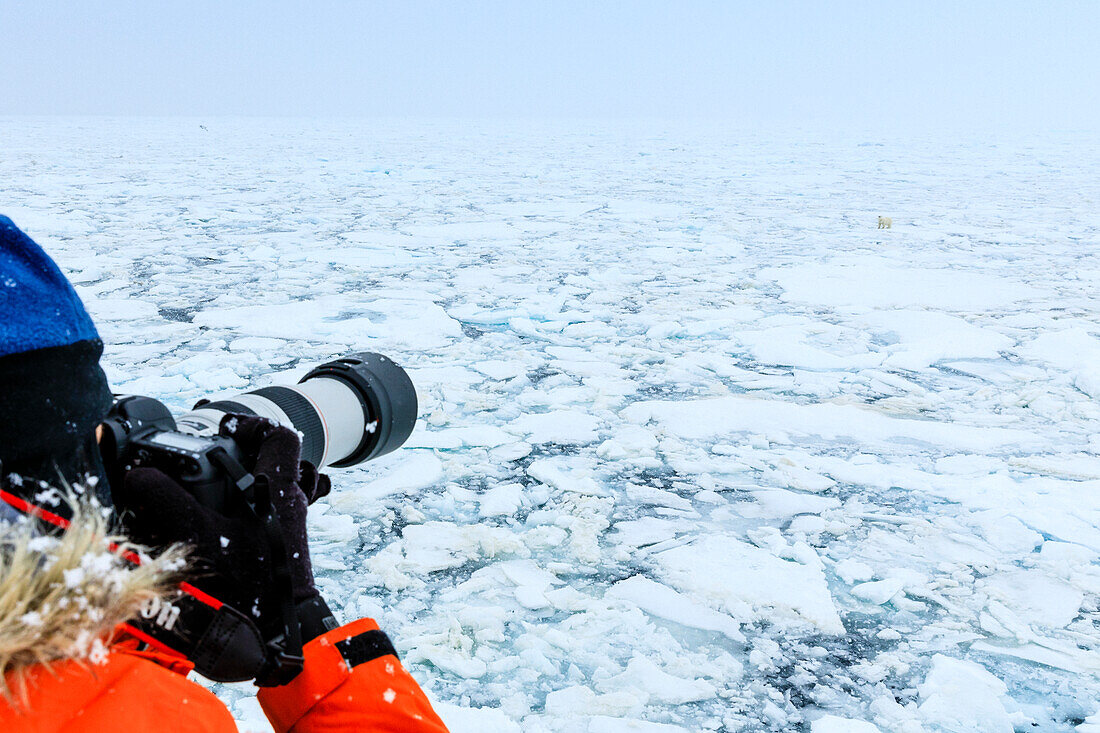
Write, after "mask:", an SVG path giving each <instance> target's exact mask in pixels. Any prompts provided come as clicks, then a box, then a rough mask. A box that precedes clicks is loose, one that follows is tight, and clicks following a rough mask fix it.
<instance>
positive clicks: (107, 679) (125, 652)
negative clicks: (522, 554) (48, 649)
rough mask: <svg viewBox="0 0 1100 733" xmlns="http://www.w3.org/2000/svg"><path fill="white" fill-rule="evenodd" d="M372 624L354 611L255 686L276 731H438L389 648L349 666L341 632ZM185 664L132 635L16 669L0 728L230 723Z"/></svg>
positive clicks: (37, 732) (204, 729)
mask: <svg viewBox="0 0 1100 733" xmlns="http://www.w3.org/2000/svg"><path fill="white" fill-rule="evenodd" d="M377 629H378V625H377V624H376V623H375V622H374V621H373V620H371V619H361V620H359V621H354V622H352V623H350V624H347V625H345V626H342V627H341V628H339V629H334V630H333V631H329V632H328V633H326V634H324V635H322V636H320V637H318V638H316V639H314V640H313V641H311V642H309V643H308V644H306V645H305V651H304V655H305V668H304V669H303V671H302V673H301V674H300V675H298V676H297V677H296V678H295V679H294V680H293V681H291V683H290V684H288V685H285V686H283V687H266V688H261V690H260V693H259V700H260V705H261V706H262V707H263V709H264V712H265V713H266V714H267V717H268V719H269V720H270V721H271V724H272V725H273V726H274V727H275V730H276V731H277V733H285V732H290V733H319V732H320V731H326V732H328V731H332V732H334V733H343V732H345V731H386V732H387V733H388V732H391V731H394V732H395V731H409V732H410V733H446V730H447V729H446V727H445V726H444V725H443V721H441V720H440V719H439V716H437V715H436V714H435V711H433V710H432V706H431V703H429V702H428V698H427V697H426V696H425V695H424V692H423V691H422V690H421V689H420V687H419V686H418V685H417V684H416V681H415V680H413V678H412V677H411V676H410V675H409V673H408V672H406V671H405V668H404V667H402V666H401V663H400V662H398V661H397V658H396V657H394V656H393V655H386V656H381V657H377V658H374V659H370V660H369V661H364V662H362V663H359V664H356V665H355V666H354V667H352V668H349V665H348V663H347V661H346V660H345V655H344V653H342V652H341V649H346V648H347V645H348V644H349V643H350V642H348V640H351V639H354V638H357V637H359V635H361V634H364V633H365V632H369V631H372V630H377ZM337 645H339V646H337ZM352 661H353V662H354V661H355V659H354V658H353V659H352ZM188 669H189V665H187V664H186V663H182V664H181V660H180V658H179V657H174V656H169V655H165V654H159V653H155V652H147V651H137V649H136V644H135V643H134V641H133V640H132V639H125V640H123V641H121V642H119V643H117V644H114V645H112V647H111V649H110V652H109V653H108V655H107V659H106V662H105V663H103V664H92V663H90V662H83V663H82V662H76V661H63V662H55V663H53V664H52V665H50V666H49V668H46V667H45V666H43V665H36V666H34V667H31V668H29V669H27V670H23V671H22V674H23V675H24V679H25V681H26V683H27V698H26V701H25V702H22V703H20V702H19V701H18V700H16V701H13V700H9V699H4V698H2V697H0V731H3V732H4V733H17V732H18V733H61V732H62V731H64V733H92V732H93V731H96V732H98V731H127V733H131V732H132V733H144V732H145V731H150V732H151V731H157V732H158V733H160V732H161V731H178V732H179V733H192V732H194V733H200V732H201V733H236V731H237V726H236V724H235V723H234V721H233V716H232V715H230V714H229V710H228V709H226V707H225V705H224V704H223V703H222V702H221V701H220V700H218V698H217V697H215V696H214V695H213V694H212V693H211V692H210V691H208V690H207V689H205V688H204V687H202V686H200V685H198V684H196V683H195V682H192V681H190V680H188V679H187V678H186V677H185V676H184V674H186V672H187V671H188ZM16 674H19V673H17V672H11V673H9V674H8V675H7V682H8V685H9V687H10V688H12V689H13V690H15V691H18V689H19V683H18V681H17V679H16V677H15V675H16Z"/></svg>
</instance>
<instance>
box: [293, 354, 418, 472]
mask: <svg viewBox="0 0 1100 733" xmlns="http://www.w3.org/2000/svg"><path fill="white" fill-rule="evenodd" d="M318 377H324V378H326V379H337V380H339V381H341V382H343V383H345V384H346V385H348V386H349V387H350V388H351V389H352V391H353V392H355V394H356V395H358V397H359V404H360V405H361V406H362V408H363V419H364V421H365V423H366V424H367V425H370V424H371V423H372V422H373V423H375V428H374V431H373V432H371V431H370V430H364V431H363V438H362V439H361V440H360V441H359V445H358V446H356V448H355V450H354V451H352V452H351V455H349V456H347V457H346V458H343V459H342V460H340V461H338V462H335V463H332V464H331V465H332V466H334V467H336V468H345V467H347V466H354V465H356V464H358V463H362V462H363V461H369V460H370V459H372V458H377V457H378V456H383V455H385V454H387V453H390V452H391V451H394V450H397V449H398V448H400V447H401V445H402V444H403V443H404V442H405V441H406V440H408V439H409V435H411V434H412V431H413V426H415V425H416V413H417V409H418V407H417V402H416V389H415V388H414V387H413V383H412V380H411V379H409V375H408V374H407V373H406V372H405V370H404V369H402V368H401V367H399V366H398V365H397V364H395V363H394V362H393V360H392V359H390V358H389V357H387V356H383V355H382V354H376V353H374V352H370V351H363V352H359V353H357V354H349V355H348V356H345V357H343V358H340V359H334V360H332V361H330V362H326V363H325V364H322V365H321V366H319V367H317V368H316V369H313V370H312V371H310V372H309V374H306V375H305V376H304V377H302V379H301V381H299V384H301V383H302V382H307V381H309V380H310V379H316V378H318Z"/></svg>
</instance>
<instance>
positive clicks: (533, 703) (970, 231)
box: [0, 118, 1100, 733]
mask: <svg viewBox="0 0 1100 733" xmlns="http://www.w3.org/2000/svg"><path fill="white" fill-rule="evenodd" d="M202 122H203V124H204V127H200V126H199V121H198V120H185V119H181V120H155V119H146V120H125V119H87V120H80V119H76V120H74V119H70V120H51V119H33V118H19V119H2V120H0V181H3V193H4V195H3V201H2V202H0V206H2V208H0V211H2V213H4V214H7V215H9V216H11V217H12V218H13V219H14V220H15V222H16V223H17V224H19V225H20V226H21V227H23V228H25V229H26V230H27V231H28V232H29V233H30V234H31V235H32V236H34V237H35V238H37V239H38V240H39V241H40V242H41V243H42V244H43V245H44V246H45V247H46V249H47V250H48V251H49V252H50V253H51V254H53V255H54V256H55V258H56V259H57V260H58V261H59V262H60V263H61V265H62V266H63V268H64V269H65V270H66V272H67V273H68V274H69V276H70V277H71V279H72V280H73V282H74V283H75V284H76V287H77V289H78V291H79V292H80V294H81V296H82V297H83V298H84V299H85V301H86V302H87V304H88V307H89V309H90V311H91V312H92V314H93V316H94V317H95V319H96V322H97V323H98V324H99V327H100V330H101V333H102V335H103V337H104V339H105V341H106V342H107V353H106V368H107V371H108V375H109V377H110V378H111V380H112V383H113V386H114V388H115V389H116V391H124V392H140V393H145V394H150V395H153V396H156V397H159V398H161V399H163V400H165V401H166V402H168V403H169V405H170V406H172V407H173V408H174V409H176V410H179V411H183V410H185V409H186V408H188V407H189V406H190V405H191V404H192V403H193V402H194V401H195V400H196V399H198V398H199V397H202V396H206V395H209V394H213V393H225V392H227V391H229V392H231V391H233V390H241V389H245V388H247V387H257V386H264V385H268V384H271V383H275V382H279V381H291V380H296V379H297V378H298V377H300V376H301V375H302V374H303V373H304V372H305V370H306V369H308V367H310V366H311V365H313V364H316V363H319V362H321V361H323V360H326V359H328V358H330V357H331V356H333V355H336V354H340V353H343V352H347V351H350V350H353V349H355V350H375V351H381V352H383V353H386V354H388V355H390V356H391V357H393V358H394V359H395V360H396V361H397V362H398V363H400V364H402V365H404V366H406V367H407V368H408V369H409V371H410V374H411V375H412V377H413V380H414V382H415V383H416V387H417V391H418V394H419V397H420V420H419V422H418V425H417V428H416V431H415V432H414V434H413V436H412V437H411V438H410V440H409V443H408V444H407V447H406V448H405V449H403V450H402V451H399V452H397V453H395V454H392V455H390V456H387V457H385V458H383V459H381V460H378V461H376V462H375V463H373V464H369V465H365V466H362V467H359V468H355V469H350V470H343V471H333V477H334V484H335V489H334V491H333V493H332V494H331V495H330V496H329V497H327V498H326V499H324V500H322V502H321V505H320V506H317V507H315V508H314V513H313V516H312V518H311V536H312V543H313V553H314V556H315V567H316V568H317V570H318V577H319V584H320V586H321V589H322V591H323V592H324V594H325V596H326V597H327V598H328V599H329V600H330V602H331V603H332V605H333V606H334V607H335V608H336V609H337V611H338V612H339V613H340V614H341V615H342V616H343V617H344V618H345V619H350V618H352V617H355V616H359V615H363V614H369V615H373V616H375V617H377V618H378V620H379V622H380V623H381V625H382V627H383V628H384V629H386V630H387V631H388V632H389V633H390V634H391V635H392V637H393V639H394V641H395V643H396V646H397V648H398V650H399V651H400V652H401V654H402V656H403V659H404V660H405V662H406V664H408V666H409V667H410V668H411V670H412V672H413V674H414V675H415V676H416V677H417V679H418V680H420V681H421V682H422V684H423V685H424V687H425V688H426V689H427V690H428V692H429V694H430V696H431V697H432V698H433V699H435V700H437V701H439V703H440V705H439V709H440V712H441V713H442V714H443V717H444V719H446V720H448V721H449V722H450V723H451V725H452V727H453V728H454V730H456V731H482V730H501V731H507V730H524V731H575V730H580V731H592V732H596V731H680V730H731V731H732V730H746V731H752V730H801V731H811V732H812V733H827V732H830V731H875V730H880V731H905V732H907V733H908V732H915V731H921V730H925V731H932V730H946V731H978V730H988V731H1010V730H1013V729H1016V730H1043V731H1075V730H1076V731H1079V732H1080V731H1091V730H1094V729H1095V730H1100V722H1098V721H1100V661H1098V660H1100V653H1098V652H1100V561H1098V557H1100V438H1098V437H1097V434H1098V430H1097V428H1098V427H1100V405H1098V404H1097V401H1096V398H1097V397H1098V396H1100V325H1098V321H1097V316H1098V314H1100V303H1098V302H1097V298H1096V289H1097V286H1098V285H1100V261H1098V260H1097V247H1098V245H1100V176H1098V175H1097V171H1098V170H1100V145H1098V143H1097V141H1096V140H1095V139H1093V138H1088V137H1085V136H1073V135H1069V134H1065V135H1059V136H1051V137H1048V138H1045V139H1039V138H1022V137H1020V138H1012V137H1000V138H993V137H986V138H981V137H973V138H963V137H947V136H941V137H939V138H936V137H928V138H925V139H907V140H901V139H891V138H888V137H883V136H855V135H842V134H839V133H835V134H834V133H820V132H817V133H775V134H764V133H762V132H759V131H758V132H755V133H744V132H738V131H734V130H723V129H719V128H714V127H710V128H702V127H697V128H688V127H680V128H660V127H657V126H644V125H633V126H627V125H620V126H599V125H594V124H580V123H576V124H565V123H561V124H557V125H549V124H544V125H534V124H520V123H514V124H510V125H501V124H497V125H488V124H472V123H471V124H460V123H457V122H454V123H452V122H433V123H426V122H409V121H403V122H400V123H397V122H394V123H381V122H367V121H358V122H356V121H345V122H313V121H278V120H224V119H209V120H203V121H202ZM879 215H886V216H891V217H892V218H893V220H894V228H893V229H890V230H878V229H876V221H877V216H879ZM218 687H219V690H218V691H219V693H220V694H222V695H223V696H225V697H226V698H227V699H229V700H230V701H231V707H232V710H233V712H234V714H235V715H236V716H237V718H238V719H239V720H240V721H241V727H242V730H255V731H259V730H265V729H266V728H267V724H266V722H265V721H264V720H263V717H262V714H261V713H260V711H259V708H258V706H257V704H256V701H255V698H254V694H253V692H254V691H253V689H252V688H251V687H250V686H247V685H227V686H218Z"/></svg>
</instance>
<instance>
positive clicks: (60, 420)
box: [0, 217, 446, 733]
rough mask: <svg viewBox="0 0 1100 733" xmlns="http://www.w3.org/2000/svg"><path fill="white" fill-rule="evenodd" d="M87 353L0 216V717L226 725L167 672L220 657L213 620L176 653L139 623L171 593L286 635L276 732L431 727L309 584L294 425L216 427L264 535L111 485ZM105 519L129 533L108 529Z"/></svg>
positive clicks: (193, 688)
mask: <svg viewBox="0 0 1100 733" xmlns="http://www.w3.org/2000/svg"><path fill="white" fill-rule="evenodd" d="M102 349H103V345H102V343H101V342H100V340H99V337H98V335H97V333H96V330H95V327H94V326H93V325H92V322H91V320H90V318H89V317H88V315H87V313H86V312H85V310H84V308H83V305H82V304H81V302H80V300H79V298H78V296H77V295H76V293H75V291H74V290H73V288H72V287H71V285H70V284H69V283H68V282H67V281H66V279H65V277H64V276H63V275H62V274H61V272H60V270H59V269H58V268H57V266H56V265H55V264H54V263H53V262H52V261H51V260H50V259H49V257H47V256H46V254H45V253H44V252H43V251H42V250H41V249H39V248H38V246H37V245H36V244H35V243H34V242H33V241H31V240H30V238H28V237H27V236H26V235H25V234H23V232H21V231H20V230H19V229H18V228H16V227H15V225H14V224H13V223H12V222H11V220H9V219H7V218H5V217H0V499H3V501H0V673H2V675H3V676H2V682H3V686H2V689H0V692H2V693H3V696H2V698H0V730H5V731H61V730H64V731H98V730H114V729H119V728H122V729H124V730H127V731H146V730H148V731H153V730H157V731H163V730H175V731H235V730H236V726H235V724H234V722H233V718H232V716H231V715H230V713H229V711H228V710H227V709H226V707H225V706H224V705H223V704H222V703H221V702H220V701H219V700H218V699H217V698H216V697H214V696H213V695H212V694H211V693H210V692H208V691H207V690H206V689H204V688H203V687H201V686H200V685H198V684H196V683H194V682H192V681H190V680H188V679H187V678H186V676H185V675H186V674H187V673H188V672H189V671H191V669H193V668H194V667H195V666H199V667H200V669H201V668H203V667H202V666H201V665H202V664H206V665H207V666H211V665H212V664H213V662H211V660H210V659H205V660H203V662H202V663H200V661H199V660H198V659H197V658H196V656H197V655H198V654H199V653H200V652H201V653H203V654H208V653H213V652H209V650H210V649H213V650H214V651H215V652H216V655H217V659H216V660H215V661H216V662H217V664H218V665H222V666H223V667H224V666H230V667H231V666H232V665H233V663H234V662H235V661H237V660H235V659H234V655H235V654H237V653H241V654H243V653H244V652H243V651H241V650H242V649H243V648H244V647H242V646H240V644H239V643H238V642H239V639H240V637H238V636H233V635H231V634H229V633H228V632H225V628H226V627H225V626H224V625H223V626H218V624H217V623H215V624H212V625H211V626H210V629H208V631H207V633H206V634H205V635H204V636H203V638H202V640H201V641H202V642H203V646H196V647H195V650H192V651H194V653H189V654H182V653H180V652H179V650H173V649H171V648H168V647H165V646H163V645H161V644H158V643H156V639H155V638H153V637H151V636H149V635H147V634H145V633H143V632H142V631H141V630H140V629H141V625H140V623H139V622H140V621H141V617H144V618H145V619H149V618H154V617H155V620H156V622H157V623H160V624H161V625H162V626H164V627H166V628H171V627H172V625H173V624H175V623H176V622H177V618H176V617H175V616H173V615H172V613H169V611H172V612H174V613H178V612H179V611H178V609H176V608H175V607H174V606H173V604H174V603H176V601H175V600H174V599H175V598H176V597H177V595H176V594H179V592H180V591H179V589H180V588H184V587H187V588H190V589H191V594H192V596H193V597H194V598H200V599H204V600H203V602H204V603H206V604H208V606H207V607H208V608H209V609H215V610H217V609H221V607H222V606H225V607H227V608H226V609H225V611H226V612H225V613H219V614H218V615H217V616H216V619H217V620H218V622H219V623H220V621H221V620H224V619H226V618H246V619H248V621H247V626H248V628H250V629H254V630H255V633H256V634H258V635H260V636H262V638H263V639H264V640H265V641H269V640H271V639H273V638H274V639H276V640H279V641H285V638H291V637H292V638H293V639H294V640H295V642H296V643H297V642H298V640H299V639H300V643H301V645H303V647H302V651H301V653H300V655H298V656H294V655H293V654H292V655H290V658H291V659H292V660H293V661H296V663H297V665H300V671H298V669H299V667H298V666H294V665H291V667H289V669H290V670H291V671H290V672H287V671H286V670H287V668H283V669H277V670H275V671H274V672H272V673H271V674H269V675H266V676H265V679H264V680H259V681H258V684H263V685H265V686H262V687H261V688H260V692H259V695H258V697H259V701H260V704H261V705H262V707H263V709H264V712H265V713H266V715H267V716H268V718H269V720H270V721H271V723H272V725H273V726H274V727H275V730H277V731H296V732H299V733H304V732H306V731H352V730H355V731H371V730H383V731H445V730H446V729H445V727H444V725H443V723H442V722H441V721H440V720H439V718H438V716H437V715H436V714H435V712H434V711H433V710H432V708H431V705H430V703H429V702H428V699H427V697H426V696H425V695H424V693H423V691H422V690H421V689H420V688H419V686H418V685H417V684H416V682H415V681H414V680H413V679H412V677H411V676H410V675H409V674H408V673H407V672H406V671H405V670H404V668H403V667H402V666H401V664H400V662H399V661H398V659H397V656H396V654H395V652H394V650H393V647H392V645H391V644H390V642H389V640H388V639H387V638H386V636H385V635H384V634H383V633H382V632H381V631H380V630H379V629H378V626H377V624H376V623H375V622H374V621H373V620H371V619H360V620H358V621H354V622H352V623H350V624H346V625H344V626H341V627H338V628H337V624H336V622H335V619H334V618H333V617H332V614H331V612H330V611H329V609H328V607H327V605H326V604H325V601H324V600H323V599H322V598H321V595H320V593H319V592H318V590H317V588H316V586H315V584H314V579H313V572H312V568H311V565H310V559H309V547H308V542H307V537H306V509H307V506H308V504H309V503H310V502H311V501H313V500H315V499H317V498H319V497H320V496H323V495H324V494H326V493H328V490H329V484H328V479H327V477H325V476H323V475H321V474H319V473H318V472H317V470H316V468H315V467H314V466H313V465H312V464H311V463H308V462H305V461H302V462H300V461H299V455H300V442H299V438H298V436H297V435H296V434H295V433H294V432H293V431H291V430H289V429H287V428H285V427H281V426H277V425H275V424H273V423H271V422H268V421H266V420H264V419H262V418H258V417H243V416H240V417H229V418H227V419H225V420H224V421H223V422H222V424H221V429H220V432H221V435H223V436H227V437H228V438H231V439H232V440H233V441H234V442H235V444H236V445H237V446H239V449H240V453H241V455H242V456H243V460H242V461H241V465H242V466H243V468H244V470H246V471H247V472H248V475H249V480H250V481H251V480H252V478H253V477H254V480H255V483H256V486H257V487H262V493H263V496H264V497H267V501H268V503H269V505H270V507H271V512H270V515H269V518H270V522H271V524H273V525H277V526H276V528H275V530H274V532H267V533H265V532H261V531H257V526H258V525H256V524H254V523H250V522H249V521H248V519H247V518H242V517H238V516H231V515H228V514H225V515H223V514H220V513H217V512H214V511H212V510H211V509H210V508H208V507H206V506H203V505H201V504H200V503H199V502H198V501H196V499H195V498H194V497H193V496H192V495H191V494H190V493H188V491H186V490H185V489H184V488H182V487H181V486H180V484H179V483H177V481H176V480H175V479H173V478H172V477H170V476H169V475H167V474H165V473H162V472H161V471H159V470H157V469H155V468H148V467H146V468H135V469H133V470H129V471H127V472H126V473H125V474H124V476H123V477H122V480H121V481H118V480H116V481H115V482H114V483H113V484H112V483H111V482H109V481H108V480H107V473H106V471H105V469H104V466H103V462H102V459H101V457H100V453H99V447H98V445H97V442H96V428H97V426H98V425H99V424H100V423H101V422H102V420H103V419H104V417H105V416H106V414H107V411H108V409H109V408H110V407H111V405H112V396H111V393H110V390H109V389H108V386H107V381H106V378H105V376H104V374H103V371H102V369H101V368H100V367H99V357H100V355H101V353H102ZM66 496H69V497H72V496H77V497H79V498H77V499H75V500H74V499H71V498H70V499H66V498H65V497H66ZM104 508H107V509H104ZM108 510H109V511H108ZM107 515H109V516H111V517H114V518H116V519H117V518H121V519H122V520H123V521H124V526H125V533H126V535H127V538H128V539H127V538H123V537H117V536H110V535H109V534H108V529H109V528H108V526H107V520H106V519H105V516H107ZM115 523H116V524H117V521H116V522H115ZM131 541H132V542H133V543H135V544H130V542H131ZM145 548H156V549H155V550H149V549H145ZM135 553H136V554H135ZM150 554H155V556H152V557H151V556H150ZM184 557H186V566H185V565H184V563H183V561H182V560H181V558H184ZM280 558H282V559H283V560H285V562H281V563H280V562H279V559H280ZM138 561H140V562H138ZM272 578H274V579H275V580H276V582H271V579H272ZM180 581H185V582H183V583H181V582H180ZM280 583H282V588H283V590H285V591H286V592H285V593H280V592H279V590H280ZM190 584H193V585H190ZM229 609H234V610H233V612H232V614H229V613H228V611H229ZM185 619H186V616H185ZM287 619H293V624H292V627H289V626H288V625H287V624H288V621H287ZM180 625H181V626H182V625H183V624H182V622H181V624H180ZM219 629H220V630H221V631H222V632H225V633H222V634H221V635H220V636H219V633H218V632H219ZM284 637H285V638H284ZM211 639H213V641H214V642H217V643H215V644H214V645H213V646H211ZM290 647H291V649H292V651H293V649H294V645H293V644H291V645H290ZM196 650H197V651H196ZM291 677H292V678H291Z"/></svg>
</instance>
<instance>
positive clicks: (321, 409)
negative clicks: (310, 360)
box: [176, 377, 368, 468]
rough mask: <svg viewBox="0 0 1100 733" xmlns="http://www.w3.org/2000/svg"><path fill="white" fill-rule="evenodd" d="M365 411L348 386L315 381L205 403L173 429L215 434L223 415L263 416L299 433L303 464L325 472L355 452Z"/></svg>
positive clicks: (319, 380) (318, 379) (364, 418)
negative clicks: (308, 463) (309, 464)
mask: <svg viewBox="0 0 1100 733" xmlns="http://www.w3.org/2000/svg"><path fill="white" fill-rule="evenodd" d="M365 409H366V408H365V406H364V404H363V403H362V401H361V400H360V399H359V395H358V394H356V392H355V390H353V389H352V388H351V387H349V386H348V385H347V384H345V383H344V382H342V381H340V380H338V379H325V378H323V377H319V378H315V379H311V380H309V381H308V382H303V383H302V384H296V385H294V386H280V387H267V388H265V389H261V390H257V391H256V392H249V393H247V394H238V395H234V396H233V397H232V398H230V399H228V400H221V401H218V402H209V403H206V404H204V405H202V406H200V407H198V408H197V409H195V410H192V411H191V412H189V413H187V414H186V415H184V416H182V417H181V418H180V419H179V420H177V421H176V425H177V427H178V428H179V429H180V430H181V431H183V432H185V433H192V434H194V435H216V434H217V432H218V426H219V425H221V421H222V418H224V417H225V415H226V413H231V412H232V413H241V414H244V415H256V416H258V417H265V418H267V419H268V420H271V421H273V422H276V423H279V424H280V425H285V426H286V427H288V428H290V429H291V430H294V431H297V432H298V433H299V434H301V435H302V451H303V452H302V457H303V459H305V460H309V461H310V462H312V463H315V464H316V465H317V466H318V467H319V468H323V467H325V466H328V465H331V464H333V463H337V462H339V461H341V460H343V459H345V458H347V457H348V456H350V455H351V454H352V452H354V451H355V449H356V447H357V446H358V445H359V443H360V442H361V441H362V439H363V433H364V431H365V430H367V429H368V426H367V421H366V415H365V414H364V410H365Z"/></svg>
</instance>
